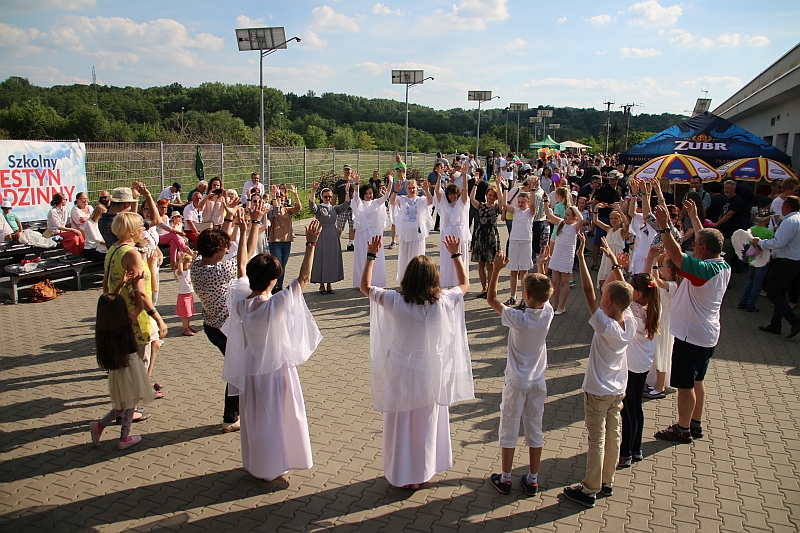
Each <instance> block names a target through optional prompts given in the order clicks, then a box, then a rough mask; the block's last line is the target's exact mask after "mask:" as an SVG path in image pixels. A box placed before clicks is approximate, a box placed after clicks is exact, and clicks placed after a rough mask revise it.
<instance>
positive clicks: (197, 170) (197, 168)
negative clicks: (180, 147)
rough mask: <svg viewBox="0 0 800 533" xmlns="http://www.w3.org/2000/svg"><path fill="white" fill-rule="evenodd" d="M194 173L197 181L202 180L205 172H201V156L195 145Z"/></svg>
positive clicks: (198, 146) (198, 147) (198, 148)
mask: <svg viewBox="0 0 800 533" xmlns="http://www.w3.org/2000/svg"><path fill="white" fill-rule="evenodd" d="M194 173H195V175H196V176H197V179H198V180H201V179H203V177H204V176H205V171H204V170H203V154H201V153H200V145H199V144H198V145H197V149H196V150H195V152H194Z"/></svg>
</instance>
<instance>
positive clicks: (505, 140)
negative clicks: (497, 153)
mask: <svg viewBox="0 0 800 533" xmlns="http://www.w3.org/2000/svg"><path fill="white" fill-rule="evenodd" d="M508 109H509V108H506V137H505V139H504V142H503V144H505V146H504V147H503V150H505V151H506V153H508ZM475 157H478V156H477V154H476V155H475Z"/></svg>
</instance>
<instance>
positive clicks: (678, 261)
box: [655, 200, 702, 268]
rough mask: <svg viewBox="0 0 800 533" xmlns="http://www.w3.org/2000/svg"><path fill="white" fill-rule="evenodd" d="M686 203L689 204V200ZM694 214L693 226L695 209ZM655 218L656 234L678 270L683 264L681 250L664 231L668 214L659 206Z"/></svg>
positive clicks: (670, 233)
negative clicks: (656, 223) (659, 236)
mask: <svg viewBox="0 0 800 533" xmlns="http://www.w3.org/2000/svg"><path fill="white" fill-rule="evenodd" d="M687 201H688V202H691V200H687ZM692 206H694V202H692ZM694 213H695V214H694V217H692V224H694V218H696V217H697V209H696V208H695V210H694ZM655 216H656V220H657V221H658V232H659V233H661V237H662V239H663V240H664V249H665V250H666V251H667V255H668V256H669V258H670V259H672V262H673V263H675V266H676V267H678V268H680V267H681V265H682V264H683V251H682V250H681V247H680V245H679V244H678V242H677V241H676V240H675V237H674V236H673V235H672V232H671V231H666V229H667V224H668V223H669V212H668V211H667V210H666V209H664V208H663V207H661V206H660V205H659V206H656V209H655ZM690 216H691V215H690ZM701 227H702V226H701Z"/></svg>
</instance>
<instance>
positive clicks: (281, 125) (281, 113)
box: [278, 111, 283, 130]
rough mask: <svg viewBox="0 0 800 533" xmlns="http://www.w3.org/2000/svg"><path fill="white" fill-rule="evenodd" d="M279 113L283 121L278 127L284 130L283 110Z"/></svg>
mask: <svg viewBox="0 0 800 533" xmlns="http://www.w3.org/2000/svg"><path fill="white" fill-rule="evenodd" d="M278 115H279V116H280V121H281V122H280V126H278V129H281V130H282V129H283V111H281V112H280V113H278Z"/></svg>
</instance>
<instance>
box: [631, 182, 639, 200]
mask: <svg viewBox="0 0 800 533" xmlns="http://www.w3.org/2000/svg"><path fill="white" fill-rule="evenodd" d="M630 188H631V194H632V195H634V196H635V195H637V194H639V180H638V179H637V178H633V179H631V182H630Z"/></svg>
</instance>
